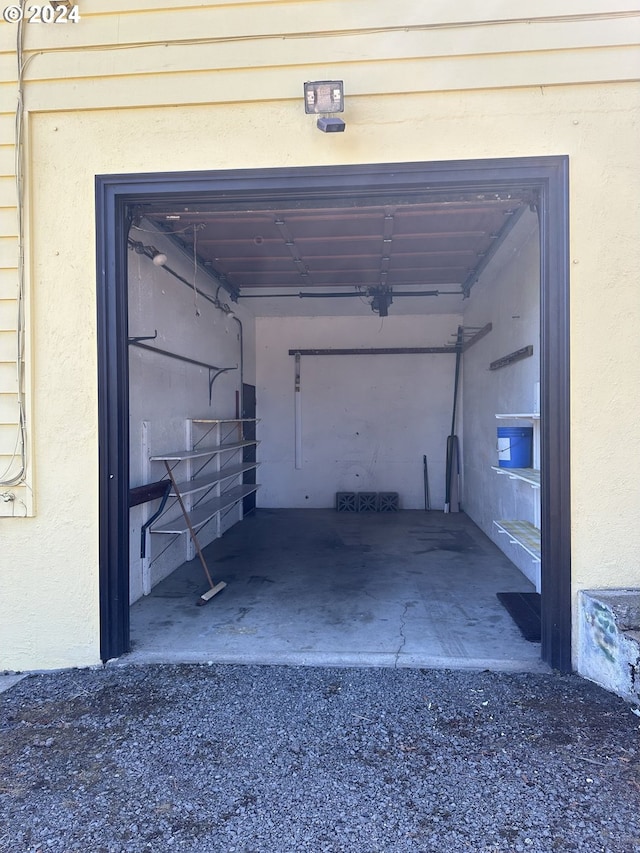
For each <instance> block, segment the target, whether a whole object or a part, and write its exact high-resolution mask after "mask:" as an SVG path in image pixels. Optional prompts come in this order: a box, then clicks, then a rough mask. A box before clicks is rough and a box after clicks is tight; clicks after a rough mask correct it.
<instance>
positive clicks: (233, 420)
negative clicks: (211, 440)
mask: <svg viewBox="0 0 640 853" xmlns="http://www.w3.org/2000/svg"><path fill="white" fill-rule="evenodd" d="M259 421H260V418H191V423H192V424H257V423H258V422H259Z"/></svg>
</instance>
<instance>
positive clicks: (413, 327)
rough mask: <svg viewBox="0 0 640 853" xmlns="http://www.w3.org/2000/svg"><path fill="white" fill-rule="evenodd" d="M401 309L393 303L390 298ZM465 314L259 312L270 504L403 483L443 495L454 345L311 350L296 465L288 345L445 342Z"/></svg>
mask: <svg viewBox="0 0 640 853" xmlns="http://www.w3.org/2000/svg"><path fill="white" fill-rule="evenodd" d="M391 312H393V306H392V308H391ZM460 322H461V318H460V317H459V316H458V315H431V316H398V315H393V313H391V314H390V316H388V317H386V318H384V319H383V320H382V319H381V318H379V317H378V316H376V315H374V314H370V315H365V316H362V317H331V318H327V317H314V318H312V317H295V318H292V317H262V318H260V317H259V318H257V320H256V357H257V367H256V370H257V399H258V404H257V405H258V417H260V418H261V421H260V423H259V424H258V438H259V439H260V442H261V443H260V445H259V447H258V458H259V460H260V462H261V465H260V468H259V478H258V479H259V481H260V482H261V483H262V487H261V489H260V492H259V493H258V503H259V505H260V506H263V507H274V508H275V507H308V508H320V507H332V506H334V505H335V495H336V492H341V491H346V492H359V491H374V492H379V491H390V492H398V493H399V496H400V506H401V507H402V508H404V509H422V508H424V491H423V455H425V454H426V455H427V457H428V464H429V474H430V492H431V505H432V508H434V509H436V508H442V507H443V504H444V468H445V453H446V439H447V434H448V432H449V429H450V420H451V406H452V402H453V381H454V370H455V359H454V357H453V356H452V355H448V354H444V355H441V354H428V355H424V354H420V355H345V356H303V357H302V359H301V391H300V394H301V426H302V467H301V468H300V469H296V467H295V418H294V378H295V361H294V357H293V356H290V355H289V354H288V352H289V350H290V349H329V348H334V349H344V348H351V349H355V348H373V347H375V348H385V347H425V346H443V345H445V344H447V343H451V336H452V335H455V332H456V329H457V327H458V324H459V323H460Z"/></svg>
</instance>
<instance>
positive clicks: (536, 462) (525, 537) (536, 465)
mask: <svg viewBox="0 0 640 853" xmlns="http://www.w3.org/2000/svg"><path fill="white" fill-rule="evenodd" d="M496 418H497V419H498V420H526V421H530V422H531V423H532V424H533V467H532V468H504V467H501V466H499V465H492V466H491V469H492V470H493V471H495V472H496V473H497V474H501V475H503V476H507V477H509V479H511V480H519V481H521V482H523V483H527V484H528V485H529V486H530V487H531V488H532V489H534V490H536V491H537V492H539V491H540V414H539V413H537V412H515V413H513V414H511V413H508V414H497V415H496ZM493 523H494V524H495V526H496V527H497V529H498V532H499V533H504V534H505V535H507V536H508V537H509V541H510V542H511V543H513V544H516V545H519V546H520V547H521V548H523V549H524V550H525V551H526V552H527V554H529V555H530V557H531V558H532V559H533V560H534V562H536V563H540V501H539V500H536V502H535V509H534V521H533V523H532V522H531V521H522V520H509V519H501V520H499V521H494V522H493Z"/></svg>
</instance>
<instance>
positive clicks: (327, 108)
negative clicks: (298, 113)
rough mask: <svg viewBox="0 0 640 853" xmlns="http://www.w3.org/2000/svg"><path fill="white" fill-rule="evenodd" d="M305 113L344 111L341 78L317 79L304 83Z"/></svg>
mask: <svg viewBox="0 0 640 853" xmlns="http://www.w3.org/2000/svg"><path fill="white" fill-rule="evenodd" d="M304 111H305V112H306V113H315V114H316V115H317V114H318V113H341V112H344V83H343V82H342V80H318V81H316V82H315V83H305V84H304Z"/></svg>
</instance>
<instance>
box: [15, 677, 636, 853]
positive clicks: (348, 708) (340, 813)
mask: <svg viewBox="0 0 640 853" xmlns="http://www.w3.org/2000/svg"><path fill="white" fill-rule="evenodd" d="M0 707H1V711H2V714H1V716H0V761H1V764H2V776H1V777H0V820H1V823H0V851H2V853H18V851H32V853H36V851H42V853H44V851H52V853H71V851H73V853H76V851H77V853H128V851H132V853H134V851H135V853H138V851H149V853H165V851H189V853H209V851H216V853H217V851H220V852H221V853H232V851H237V853H250V852H251V853H301V852H302V851H313V853H321V852H322V851H331V853H338V851H340V853H342V851H349V853H361V851H362V853H404V851H407V853H408V851H412V852H413V851H438V853H458V851H474V853H475V851H486V853H489V851H509V853H512V851H531V853H552V851H562V853H567V851H574V850H575V851H578V850H579V851H589V853H594V851H607V853H609V852H610V853H633V852H634V851H640V718H638V716H636V715H634V714H633V713H632V711H631V708H630V706H628V705H627V704H625V703H624V702H623V701H622V700H620V699H618V698H617V697H615V696H612V695H610V694H608V693H606V692H605V691H603V690H601V689H600V688H598V687H596V686H595V685H593V684H590V683H589V682H586V681H583V680H581V679H579V678H578V677H576V676H559V675H556V674H550V675H544V674H543V675H540V674H515V675H514V674H506V673H491V672H463V671H456V672H453V671H426V670H409V669H399V670H394V669H321V668H303V667H300V668H298V667H242V666H217V665H212V666H148V667H134V666H130V667H121V666H116V667H107V668H106V669H98V670H75V671H69V672H62V673H54V674H47V675H36V676H30V677H28V678H25V679H24V680H23V681H21V682H20V683H19V684H17V685H16V686H14V687H13V688H12V689H11V690H9V691H8V692H7V693H5V694H3V695H1V696H0Z"/></svg>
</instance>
